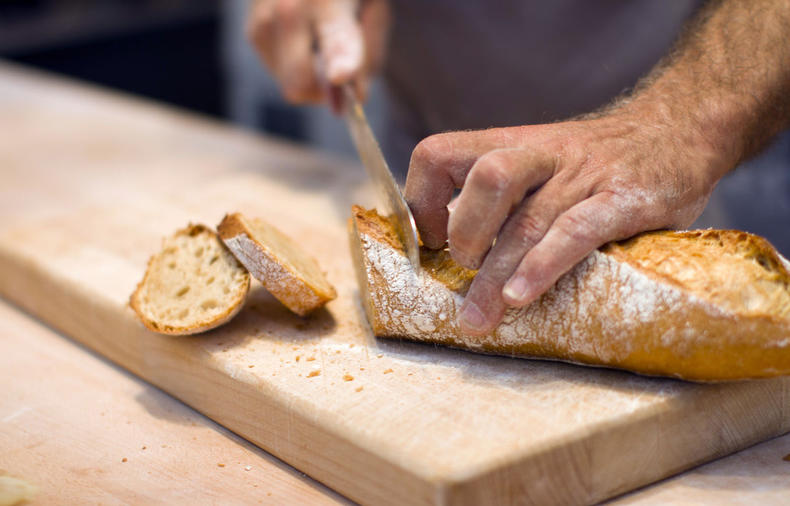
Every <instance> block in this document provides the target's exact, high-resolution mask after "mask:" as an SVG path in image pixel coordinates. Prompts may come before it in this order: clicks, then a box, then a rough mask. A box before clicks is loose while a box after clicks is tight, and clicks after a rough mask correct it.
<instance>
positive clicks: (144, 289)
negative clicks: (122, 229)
mask: <svg viewBox="0 0 790 506" xmlns="http://www.w3.org/2000/svg"><path fill="white" fill-rule="evenodd" d="M249 287H250V274H249V273H248V272H247V271H246V269H244V267H243V266H242V265H241V264H239V262H238V260H236V258H235V257H234V256H233V254H231V252H230V251H228V248H226V247H225V245H224V244H223V243H222V241H220V239H219V237H218V236H217V234H216V233H215V232H214V231H213V230H211V229H210V228H208V227H206V226H203V225H192V224H190V225H189V226H187V227H186V228H185V229H183V230H179V231H178V232H176V233H175V235H173V236H172V237H168V238H166V239H165V240H164V241H163V244H162V250H161V251H160V252H159V253H157V254H155V255H154V256H152V257H151V260H149V261H148V269H147V270H146V272H145V276H144V277H143V280H142V281H141V282H140V284H138V285H137V290H135V292H134V293H133V294H132V297H131V299H130V301H129V304H130V305H131V306H132V309H134V311H135V312H136V313H137V315H138V316H139V317H140V320H142V322H143V323H144V324H145V326H146V327H148V328H149V329H151V330H153V331H156V332H160V333H162V334H178V335H183V334H194V333H197V332H203V331H206V330H209V329H212V328H214V327H217V326H218V325H221V324H223V323H225V322H226V321H228V320H230V319H231V318H232V317H233V316H234V315H235V314H236V313H238V312H239V310H240V309H241V307H242V304H243V303H244V298H245V297H246V295H247V291H248V290H249Z"/></svg>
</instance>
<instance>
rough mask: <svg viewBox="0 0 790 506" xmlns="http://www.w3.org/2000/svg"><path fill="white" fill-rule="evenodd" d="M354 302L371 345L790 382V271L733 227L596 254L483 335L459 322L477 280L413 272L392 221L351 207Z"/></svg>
mask: <svg viewBox="0 0 790 506" xmlns="http://www.w3.org/2000/svg"><path fill="white" fill-rule="evenodd" d="M350 239H351V248H352V254H353V256H354V264H355V267H356V271H357V278H358V281H359V286H360V294H361V296H362V299H363V305H364V307H365V312H366V315H367V318H368V320H369V322H370V325H371V327H372V329H373V331H374V333H375V334H376V335H377V336H380V337H400V338H408V339H412V340H416V341H428V342H434V343H441V344H445V345H448V346H454V347H459V348H465V349H468V350H472V351H478V352H482V353H492V354H502V355H517V356H522V357H533V358H543V359H552V360H561V361H566V362H574V363H579V364H586V365H594V366H604V367H613V368H620V369H627V370H630V371H633V372H637V373H641V374H647V375H660V376H672V377H677V378H683V379H689V380H696V381H721V380H736V379H745V378H764V377H771V376H779V375H785V374H790V272H789V271H790V263H788V262H787V260H785V259H784V258H782V257H781V255H779V253H777V251H776V250H775V249H774V248H773V247H772V246H771V245H770V244H769V243H768V242H767V241H765V240H764V239H762V238H760V237H757V236H754V235H751V234H748V233H745V232H739V231H733V230H702V231H691V232H667V231H662V232H649V233H645V234H641V235H639V236H636V237H634V238H632V239H629V240H627V241H622V242H618V243H610V244H607V245H605V246H603V247H602V248H600V249H598V250H596V251H594V252H593V253H592V254H590V255H589V256H588V257H587V258H586V259H585V260H583V261H582V262H581V263H579V264H578V265H577V266H576V267H574V268H573V269H572V270H571V271H569V272H568V273H567V274H565V275H564V276H563V277H561V278H560V279H559V281H558V282H557V283H556V284H555V286H554V287H552V288H551V289H550V290H549V291H548V292H546V293H545V294H544V295H543V296H542V297H541V298H540V299H538V300H537V301H535V302H534V303H532V304H530V305H528V306H525V307H523V308H511V309H510V310H508V312H507V313H506V314H505V318H504V320H503V321H502V323H501V324H500V325H499V326H498V327H497V328H495V329H494V330H493V331H491V332H490V333H489V334H487V335H484V336H469V335H464V334H463V333H462V332H461V331H460V329H459V327H458V325H457V323H456V312H457V310H458V308H459V307H460V305H461V303H462V301H463V296H464V294H465V293H466V290H467V289H468V287H469V285H470V283H471V281H472V279H473V278H474V275H475V272H474V271H470V270H468V269H464V268H463V267H461V266H459V265H457V264H456V263H455V262H454V261H453V260H452V258H450V255H449V253H448V252H447V251H446V250H439V251H431V250H427V249H423V251H422V253H421V262H422V266H423V269H422V270H421V272H419V273H416V272H415V271H414V270H413V269H411V267H410V264H409V262H408V260H407V259H406V256H405V254H404V252H403V248H402V246H401V245H400V242H399V241H398V236H397V234H396V233H395V232H394V229H393V227H392V224H391V223H390V222H389V221H388V220H387V219H385V218H382V217H381V216H379V215H378V214H377V213H376V212H375V211H366V210H364V209H362V208H360V207H358V206H354V208H353V209H352V218H351V222H350Z"/></svg>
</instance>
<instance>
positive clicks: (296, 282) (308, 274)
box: [217, 213, 337, 316]
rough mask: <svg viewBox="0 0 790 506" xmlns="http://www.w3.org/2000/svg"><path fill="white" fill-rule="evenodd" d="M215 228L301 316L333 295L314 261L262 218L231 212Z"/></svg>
mask: <svg viewBox="0 0 790 506" xmlns="http://www.w3.org/2000/svg"><path fill="white" fill-rule="evenodd" d="M217 230H218V231H219V235H220V237H222V240H223V241H225V244H226V245H227V246H228V248H230V250H231V251H232V252H233V254H234V255H236V258H238V259H239V261H240V262H241V263H242V264H244V266H245V267H246V268H247V269H248V270H249V271H250V273H252V275H253V276H255V278H256V279H257V280H258V281H260V282H261V283H262V284H263V286H264V287H266V289H267V290H268V291H269V292H270V293H271V294H272V295H274V296H275V297H276V298H277V300H279V301H280V302H282V303H283V304H284V305H285V306H286V307H287V308H288V309H290V310H291V311H293V312H294V313H296V314H298V315H301V316H304V315H306V314H308V313H310V312H311V311H313V310H314V309H316V308H319V307H321V306H323V305H324V304H326V303H327V302H329V301H330V300H332V299H334V298H335V297H337V292H336V291H335V288H334V287H333V286H332V285H331V284H330V283H329V281H327V279H326V276H324V273H323V272H322V271H321V268H320V267H319V266H318V262H316V260H315V259H314V258H313V257H311V256H310V255H308V254H307V253H305V252H304V249H303V248H302V247H301V246H300V245H299V244H297V243H296V241H294V240H293V239H291V238H290V237H288V236H287V235H285V234H284V233H282V232H280V231H279V230H278V229H276V228H275V227H273V226H272V225H270V224H268V223H266V222H265V221H263V220H261V219H257V218H254V219H247V218H245V217H244V216H242V215H241V214H240V213H234V214H229V215H227V216H225V218H224V219H223V220H222V223H220V224H219V226H218V227H217Z"/></svg>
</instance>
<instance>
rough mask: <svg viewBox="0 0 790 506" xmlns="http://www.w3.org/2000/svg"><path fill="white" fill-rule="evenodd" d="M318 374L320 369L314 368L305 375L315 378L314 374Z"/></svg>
mask: <svg viewBox="0 0 790 506" xmlns="http://www.w3.org/2000/svg"><path fill="white" fill-rule="evenodd" d="M319 374H321V371H320V370H318V369H316V370H315V371H310V374H308V375H307V377H308V378H315V377H316V376H318V375H319Z"/></svg>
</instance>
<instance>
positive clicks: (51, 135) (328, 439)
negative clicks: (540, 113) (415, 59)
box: [0, 66, 790, 504]
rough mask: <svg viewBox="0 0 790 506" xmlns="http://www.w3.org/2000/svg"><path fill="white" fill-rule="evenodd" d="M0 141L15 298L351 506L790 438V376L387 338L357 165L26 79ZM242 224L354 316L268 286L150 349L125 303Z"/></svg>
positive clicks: (492, 499) (584, 481) (2, 237)
mask: <svg viewBox="0 0 790 506" xmlns="http://www.w3.org/2000/svg"><path fill="white" fill-rule="evenodd" d="M339 128H340V126H339ZM0 131H2V132H3V136H2V138H0V215H2V217H3V219H2V220H1V221H0V293H2V295H3V296H4V297H6V298H8V299H9V300H11V301H13V302H15V303H16V304H18V305H20V306H21V307H24V308H25V309H27V310H28V311H29V312H31V313H33V314H35V315H37V316H38V317H40V318H41V319H43V320H44V321H46V322H48V323H49V324H50V325H52V326H53V327H55V328H57V329H60V330H62V331H63V332H64V333H66V334H68V335H70V336H72V337H73V338H74V339H76V340H78V341H79V342H81V343H84V344H85V345H86V346H88V347H89V348H91V349H93V350H95V351H97V352H98V353H100V354H102V355H104V356H106V357H108V358H109V359H111V360H113V361H114V362H116V363H118V364H120V365H122V366H123V367H125V368H127V369H129V370H130V371H132V372H133V373H135V374H137V375H138V376H140V377H142V378H144V379H146V380H148V381H149V382H151V383H153V384H155V385H157V386H159V387H160V388H162V389H164V390H165V391H167V392H169V393H171V394H172V395H174V396H175V397H178V398H179V399H181V400H183V401H184V402H186V403H187V404H189V405H190V406H193V407H194V408H196V409H198V410H199V411H201V412H203V413H205V414H206V415H207V416H209V417H210V418H212V419H214V420H216V421H217V422H219V423H221V424H222V425H224V426H226V427H227V428H229V429H231V430H233V431H234V432H236V433H238V434H240V435H242V436H243V437H245V438H247V439H249V440H250V441H252V442H254V443H255V444H257V445H259V446H261V447H262V448H264V449H266V450H267V451H269V452H271V453H273V454H274V455H276V456H278V457H280V458H282V459H283V460H285V461H287V462H288V463H290V464H292V465H294V466H295V467H297V468H298V469H300V470H302V471H304V472H305V473H307V474H309V475H311V476H313V477H314V478H316V479H318V480H320V481H322V482H324V483H326V484H327V485H329V486H330V487H332V488H334V489H336V490H338V491H339V492H341V493H343V494H345V495H347V496H348V497H350V498H352V499H354V500H357V501H360V502H365V503H376V504H405V503H410V504H467V503H468V504H494V503H502V504H510V503H521V504H533V503H540V504H547V503H554V504H576V503H588V502H593V501H598V500H601V499H604V498H606V497H611V496H613V495H616V494H619V493H622V492H626V491H628V490H632V489H634V488H636V487H638V486H640V485H643V484H646V483H649V482H651V481H654V480H657V479H659V478H662V477H664V476H667V475H670V474H673V473H676V472H678V471H681V470H683V469H686V468H688V467H691V466H693V465H695V464H698V463H701V462H704V461H706V460H709V459H712V458H715V457H718V456H721V455H724V454H727V453H729V452H733V451H735V450H736V449H739V448H742V447H745V446H747V445H749V444H752V443H754V442H757V441H760V440H763V439H767V438H768V437H771V436H773V435H776V434H780V433H784V432H786V431H788V430H790V381H788V380H787V379H777V380H769V381H759V382H744V383H736V384H726V385H695V384H690V383H683V382H679V381H673V380H660V379H650V378H642V377H638V376H635V375H632V374H628V373H623V372H616V371H607V370H599V369H591V368H583V367H577V366H571V365H565V364H557V363H550V362H539V361H530V360H520V359H510V358H500V357H488V356H479V355H474V354H471V353H466V352H462V351H454V350H449V349H444V348H440V347H434V346H426V345H418V344H412V343H407V342H392V341H381V340H376V339H374V338H373V337H372V336H371V335H370V333H369V330H368V328H367V326H366V323H365V322H364V318H363V316H362V312H361V308H360V306H359V300H358V296H357V289H356V284H355V280H354V277H353V270H352V266H351V263H350V259H349V252H348V246H347V239H346V230H345V220H346V218H347V216H348V208H349V206H350V204H351V203H352V202H360V203H362V204H365V203H369V202H370V200H368V199H369V197H368V195H369V193H370V192H369V188H366V187H365V186H364V185H363V184H362V182H363V181H364V178H363V175H362V172H361V171H360V169H359V168H358V167H356V166H350V165H349V164H348V163H344V162H341V161H338V160H332V159H331V158H330V157H328V156H326V155H321V154H317V153H313V152H309V151H306V150H303V149H301V148H298V147H295V146H292V145H286V144H284V143H279V142H275V141H272V140H270V139H266V138H263V137H260V136H254V135H251V134H247V133H243V132H240V131H237V130H232V129H230V128H228V127H225V126H223V125H220V124H217V123H211V122H208V121H206V120H202V119H199V118H196V117H194V116H190V115H186V114H183V113H180V112H176V111H172V110H168V109H165V108H163V107H161V106H154V105H150V104H147V103H144V102H141V101H136V100H132V99H128V98H124V97H120V96H118V95H113V94H109V93H105V92H100V91H97V90H95V89H89V88H87V87H84V86H82V85H77V84H73V83H67V82H65V81H62V80H58V79H53V78H50V77H46V76H42V75H39V74H33V73H30V72H29V71H24V70H20V69H18V68H15V67H10V66H0ZM237 210H238V211H242V212H245V213H248V214H250V215H253V216H254V215H257V216H262V217H265V218H267V219H268V220H271V221H272V222H275V223H277V224H279V225H280V226H281V227H283V228H284V229H286V230H287V231H288V232H289V233H290V234H291V235H292V236H293V237H295V238H297V239H298V240H299V241H301V242H302V243H303V244H304V246H305V248H307V249H309V250H310V251H312V252H313V253H314V254H315V255H316V256H317V257H319V258H320V260H321V263H322V266H323V268H324V269H325V270H326V271H327V273H328V277H329V279H330V280H331V281H332V282H333V283H334V284H335V285H336V287H337V289H338V293H339V296H338V299H337V300H335V301H333V302H332V303H330V304H329V305H328V306H327V308H326V309H325V310H323V311H320V312H319V313H317V314H315V315H313V316H312V317H310V318H299V317H296V316H294V315H292V314H290V313H289V312H288V311H287V310H285V309H284V308H283V307H282V306H281V305H280V304H279V303H277V302H276V301H275V300H274V299H273V298H272V297H271V296H270V295H268V294H267V293H266V292H265V290H264V289H263V288H262V287H261V286H260V285H258V284H254V285H253V287H252V291H251V297H250V299H249V301H248V302H247V304H246V306H245V308H244V309H243V310H242V312H241V313H240V314H239V316H238V317H237V318H235V319H234V320H233V321H232V322H231V323H230V324H228V325H226V326H225V327H222V328H221V329H218V330H216V331H213V332H210V333H207V334H204V335H200V336H192V337H171V336H161V335H157V334H153V333H151V332H148V331H147V330H145V329H144V328H143V327H142V325H141V324H139V323H138V322H137V321H136V319H135V318H134V316H133V313H132V311H131V310H130V309H129V308H128V306H127V299H128V296H129V294H130V293H131V292H132V290H133V289H134V287H135V285H136V283H137V282H138V281H139V279H140V278H141V277H142V275H143V271H144V268H145V263H146V261H147V259H148V257H149V256H150V255H151V254H152V253H153V252H154V251H156V250H157V248H158V247H159V244H160V240H161V237H163V236H164V235H168V234H170V233H172V232H173V231H174V230H176V229H177V228H179V227H182V226H184V225H185V224H186V223H187V222H189V221H194V222H203V223H206V224H208V225H216V223H218V222H219V220H220V219H221V218H222V216H223V214H224V213H225V212H230V211H237ZM712 359H715V357H714V358H712Z"/></svg>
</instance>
